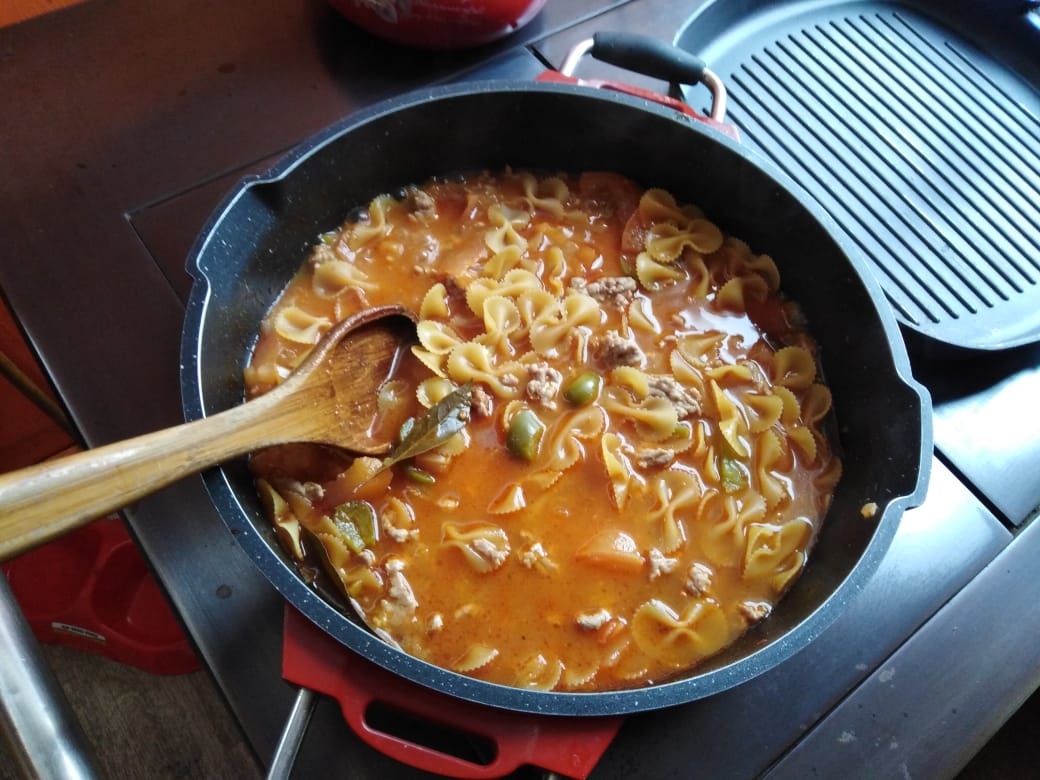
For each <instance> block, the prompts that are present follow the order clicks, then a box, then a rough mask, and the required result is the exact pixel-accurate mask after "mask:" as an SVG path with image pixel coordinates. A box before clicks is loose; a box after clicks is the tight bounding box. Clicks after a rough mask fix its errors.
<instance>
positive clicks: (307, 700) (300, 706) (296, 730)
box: [267, 688, 318, 780]
mask: <svg viewBox="0 0 1040 780" xmlns="http://www.w3.org/2000/svg"><path fill="white" fill-rule="evenodd" d="M317 698H318V697H317V694H316V693H315V692H314V691H312V690H311V689H310V688H300V692H299V693H298V694H296V701H295V702H294V703H293V708H292V711H291V712H290V713H289V718H288V719H287V720H286V721H285V728H284V729H283V730H282V736H281V738H280V739H279V740H278V746H277V747H276V748H275V749H274V757H273V758H272V759H271V767H270V769H268V770H267V780H288V778H289V776H290V775H291V774H292V768H293V764H294V763H295V761H296V753H297V752H298V751H299V749H300V743H301V742H303V737H304V734H306V733H307V724H309V723H310V722H311V714H312V713H313V712H314V705H315V704H316V703H317Z"/></svg>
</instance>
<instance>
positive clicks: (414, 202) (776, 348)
mask: <svg viewBox="0 0 1040 780" xmlns="http://www.w3.org/2000/svg"><path fill="white" fill-rule="evenodd" d="M385 303H402V304H404V305H405V306H407V307H409V308H410V309H412V310H413V311H414V312H415V313H416V314H417V315H418V316H419V324H418V343H417V344H416V346H415V347H414V348H413V349H412V355H411V358H412V359H411V360H410V361H409V362H408V363H407V364H406V365H404V366H403V367H402V368H401V371H400V373H399V375H397V376H395V377H394V378H393V379H392V380H391V381H390V382H388V383H387V385H386V386H385V387H384V388H383V390H382V392H381V395H380V409H381V417H380V420H379V422H378V425H379V426H381V428H382V430H383V431H384V432H385V433H386V435H387V436H388V437H391V438H393V437H398V436H401V437H403V439H404V440H405V441H407V439H408V435H409V431H412V432H414V431H415V430H416V428H417V427H418V428H420V429H422V427H423V426H424V421H427V422H428V419H429V415H430V414H431V413H430V412H428V410H429V409H430V408H431V407H432V408H434V409H435V410H436V411H435V413H436V414H443V413H445V412H450V413H453V414H457V417H458V419H459V421H460V426H461V428H460V429H459V430H457V431H456V432H454V433H452V434H451V435H450V436H445V437H444V440H443V441H438V443H437V446H435V447H434V448H433V449H429V450H427V451H425V452H422V453H421V454H417V455H415V456H414V457H404V458H402V459H401V460H400V461H398V462H395V463H394V464H393V465H390V466H389V467H385V468H384V467H381V464H380V461H379V460H376V459H371V458H357V459H351V458H350V457H348V456H346V455H344V454H341V453H334V452H331V451H330V450H328V449H323V448H320V447H315V446H309V445H293V446H288V447H280V448H273V449H270V450H267V451H265V452H262V453H259V454H257V455H255V456H254V457H253V460H252V468H253V470H254V473H255V475H256V477H257V484H258V487H259V491H260V494H261V497H262V498H263V500H264V502H265V505H266V507H267V509H268V511H269V513H270V515H271V519H272V522H273V523H274V524H275V526H276V529H277V531H278V533H279V537H280V539H281V540H282V542H283V543H284V545H285V546H286V548H287V549H288V550H289V551H290V552H291V553H292V554H293V555H294V556H295V557H296V558H297V559H298V560H299V561H301V563H302V562H304V561H306V560H314V559H316V560H320V561H321V562H322V564H323V565H324V566H325V568H326V569H327V570H328V571H329V572H331V574H332V575H333V577H334V578H335V580H336V581H337V582H338V583H339V584H340V585H341V586H342V590H343V592H344V593H345V594H346V595H347V597H348V598H349V599H350V600H351V602H352V603H353V604H354V606H355V607H356V609H357V610H358V612H359V613H360V614H361V615H362V616H363V618H364V620H365V621H366V623H367V624H368V625H369V626H370V627H371V628H372V629H373V630H374V631H375V632H376V633H377V634H378V635H379V636H381V637H383V638H384V639H385V640H386V641H388V642H392V643H395V644H396V645H399V646H400V647H401V648H402V649H403V650H404V651H406V652H408V653H411V654H413V655H415V656H418V657H421V658H423V659H426V660H428V661H430V662H431V663H433V664H436V665H439V666H442V667H446V668H448V669H452V670H455V671H457V672H460V673H463V674H467V675H472V676H474V677H478V678H481V679H484V680H488V681H493V682H496V683H501V684H505V685H511V686H519V687H528V688H538V689H544V690H573V691H592V690H610V689H618V688H627V687H635V686H641V685H648V684H652V683H655V682H660V681H662V680H666V679H668V678H670V677H673V676H675V675H677V674H679V673H681V672H682V671H684V670H688V669H690V668H692V667H693V666H695V665H696V664H697V663H698V662H700V661H701V660H702V659H704V658H707V657H709V656H711V655H713V654H715V653H717V652H718V651H719V650H721V649H722V648H724V647H726V646H727V645H728V644H730V643H732V642H733V641H734V640H735V639H736V638H738V637H739V636H740V635H742V634H743V633H744V632H745V631H746V630H747V629H748V627H749V626H750V625H752V624H753V623H755V622H756V621H758V620H760V619H762V618H764V617H765V616H767V615H768V614H769V612H770V610H771V609H772V608H773V606H774V605H775V603H776V602H777V600H778V599H779V598H780V596H781V595H782V594H783V593H784V591H785V590H786V589H787V588H788V586H789V585H790V584H791V582H792V581H793V580H794V578H795V577H797V576H798V574H799V572H800V571H801V570H802V568H803V567H804V566H805V562H806V556H807V554H808V551H809V549H810V547H811V546H812V542H813V539H814V537H815V534H816V532H817V530H818V527H819V524H820V522H821V518H822V517H823V514H824V513H825V510H826V507H827V505H828V503H829V501H830V497H831V494H832V492H833V489H834V486H835V484H836V482H837V479H838V476H839V474H840V462H839V460H838V458H837V457H836V456H835V454H834V453H833V452H832V449H831V446H830V444H829V442H828V439H827V437H826V435H825V434H824V424H823V423H824V420H825V418H826V417H827V415H828V413H829V411H830V406H831V397H830V392H829V391H828V389H827V388H826V386H825V385H824V384H822V383H821V379H820V377H819V375H818V373H817V361H816V354H815V348H814V343H813V341H812V339H811V337H810V336H809V334H808V333H807V332H806V330H805V327H804V324H803V323H802V321H801V320H802V318H801V317H800V315H799V313H798V309H797V307H796V305H795V304H793V303H791V302H789V301H787V300H785V298H784V297H782V295H781V293H780V278H779V273H778V271H777V267H776V265H775V264H774V263H773V261H772V260H771V259H770V257H769V256H767V255H763V254H756V253H755V252H754V251H753V250H752V249H751V248H750V247H748V246H747V245H746V244H744V243H742V242H741V241H740V240H738V239H736V238H733V237H729V236H726V235H724V234H723V233H722V232H721V231H720V229H719V228H718V227H717V226H716V225H715V224H713V223H712V222H711V221H709V220H708V219H707V218H705V216H704V215H702V214H701V213H700V211H699V210H698V209H697V208H696V207H694V206H691V205H682V204H678V203H676V201H675V199H674V198H673V197H672V196H671V195H670V194H669V193H668V192H665V191H663V190H660V189H647V190H644V189H642V188H640V187H638V186H637V185H636V184H635V183H633V182H632V181H630V180H628V179H626V178H624V177H621V176H618V175H615V174H610V173H597V172H590V173H584V174H580V175H570V174H567V175H562V174H561V175H556V176H544V175H535V174H532V173H528V172H513V171H505V172H502V173H494V174H493V173H482V174H472V175H466V176H462V177H459V178H456V179H451V180H435V181H430V182H427V183H425V184H423V185H422V186H412V187H409V188H408V189H407V190H405V191H403V192H402V193H399V196H397V197H391V196H381V197H378V198H376V199H375V200H374V201H372V203H371V204H370V205H369V206H368V208H367V209H366V210H365V211H364V213H363V214H361V217H360V218H359V219H357V220H354V221H349V222H347V223H346V224H344V225H343V226H342V227H341V228H340V229H338V230H335V231H333V232H330V233H328V234H326V235H324V236H322V237H321V241H320V242H319V243H318V244H317V245H316V246H315V247H314V249H313V251H312V253H311V255H310V257H309V259H308V261H307V262H306V264H305V265H304V267H303V268H302V269H301V270H300V272H299V273H298V274H297V275H296V277H295V278H294V279H293V281H292V282H291V283H290V285H289V287H288V288H287V289H286V291H285V292H284V294H283V295H282V297H281V298H280V299H279V301H278V302H277V304H276V305H275V306H274V308H273V309H272V311H271V312H270V314H269V315H268V317H267V318H266V320H265V321H264V323H263V325H262V328H261V332H260V337H259V340H258V343H257V345H256V348H255V351H254V354H253V356H252V360H251V363H250V365H249V367H248V368H247V369H246V372H245V378H246V385H247V390H248V393H249V394H250V395H256V394H259V393H262V392H265V391H266V390H268V389H270V388H271V387H273V386H275V385H276V384H277V383H278V382H279V381H281V379H282V378H284V377H285V376H286V375H287V374H288V373H289V372H290V371H291V370H292V369H293V368H294V367H295V366H296V365H297V364H298V363H299V362H300V361H301V360H302V358H303V357H304V355H305V354H306V353H307V352H308V350H309V349H310V348H311V347H312V346H313V345H314V344H315V343H316V342H317V341H318V340H319V339H320V337H321V335H322V334H323V333H324V332H325V331H326V330H327V329H328V328H329V327H331V325H332V324H333V323H334V322H336V321H339V320H342V319H344V318H345V317H347V316H348V315H350V314H351V313H353V312H355V311H357V310H359V309H362V308H365V307H368V306H374V305H379V304H385ZM453 405H454V406H465V408H464V409H462V408H453ZM424 415H426V417H424ZM463 423H464V425H463ZM399 430H401V433H400V434H398V431H399Z"/></svg>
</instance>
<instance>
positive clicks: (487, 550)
mask: <svg viewBox="0 0 1040 780" xmlns="http://www.w3.org/2000/svg"><path fill="white" fill-rule="evenodd" d="M471 546H472V547H473V551H474V552H476V553H477V555H479V556H480V557H481V558H483V559H484V560H485V561H487V562H488V563H489V564H490V565H491V569H492V570H494V569H497V568H499V567H500V566H501V565H502V564H503V563H505V562H506V558H508V557H509V550H500V549H499V548H498V547H496V546H495V543H494V542H492V541H491V540H489V539H483V538H477V539H474V540H473V544H472V545H471Z"/></svg>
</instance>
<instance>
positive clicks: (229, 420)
mask: <svg viewBox="0 0 1040 780" xmlns="http://www.w3.org/2000/svg"><path fill="white" fill-rule="evenodd" d="M414 338H415V322H414V320H413V319H412V318H411V317H410V316H409V314H408V313H407V311H406V310H405V309H403V308H401V307H399V306H386V307H380V308H375V309H368V310H366V311H363V312H360V313H358V314H357V315H355V316H353V317H351V318H349V319H347V320H344V321H343V322H341V323H339V324H338V325H336V326H335V327H334V328H332V329H331V330H330V331H329V332H328V333H327V334H326V335H325V337H324V338H323V339H322V340H321V341H320V342H319V343H318V344H317V345H316V346H315V348H314V349H313V350H312V351H311V353H310V354H309V355H308V356H307V358H306V360H304V362H303V363H302V364H301V365H300V366H299V367H298V368H297V369H296V370H295V371H294V372H293V373H292V374H291V375H290V376H289V377H288V378H287V379H286V380H285V381H284V382H283V383H282V384H281V385H279V386H278V387H277V388H275V389H274V390H272V391H270V392H269V393H266V394H264V395H262V396H260V397H259V398H256V399H254V400H251V401H248V402H246V403H243V404H242V405H240V406H236V407H234V408H232V409H228V410H227V411H224V412H221V413H219V414H215V415H213V416H211V417H204V418H202V419H200V420H195V421H194V422H190V423H184V424H183V425H178V426H175V427H173V428H167V429H165V430H162V431H157V432H155V433H149V434H145V435H143V436H138V437H136V438H133V439H127V440H126V441H122V442H116V443H114V444H108V445H105V446H103V447H98V448H97V449H92V450H87V451H85V452H80V453H77V454H75V455H71V456H69V457H66V458H61V459H59V460H55V461H48V462H45V463H41V464H39V465H36V466H30V467H29V468H24V469H21V470H19V471H13V472H10V473H8V474H4V475H3V476H0V561H2V560H6V559H7V558H9V557H12V556H14V555H17V554H18V553H21V552H24V551H26V550H28V549H31V548H32V547H35V546H37V545H39V544H42V543H44V542H46V541H49V540H50V539H53V538H55V537H56V536H59V535H61V534H63V533H66V532H68V531H71V530H73V529H74V528H78V527H79V526H81V525H86V524H87V523H88V522H90V521H91V520H93V519H95V518H98V517H101V516H103V515H105V514H107V513H109V512H111V511H113V510H115V509H120V508H121V507H124V506H126V505H127V504H130V503H132V502H133V501H135V500H137V499H139V498H142V497H143V496H146V495H148V494H150V493H152V492H154V491H156V490H158V489H160V488H162V487H165V486H167V485H169V484H171V483H173V482H175V481H177V480H179V479H181V478H182V477H186V476H188V475H189V474H194V473H196V472H199V471H202V470H204V469H207V468H209V467H211V466H215V465H217V464H218V463H221V462H223V461H225V460H229V459H231V458H234V457H236V456H238V455H243V454H245V453H247V452H252V451H254V450H258V449H261V448H263V447H268V446H270V445H272V444H285V443H287V442H317V443H321V444H330V445H333V446H336V447H340V448H342V449H345V450H350V451H352V452H355V453H358V454H362V455H382V454H385V453H386V452H387V451H388V450H389V448H390V443H389V442H386V441H381V440H378V439H376V438H373V436H372V434H371V428H372V423H373V420H374V419H375V415H376V405H377V402H378V395H379V388H380V387H381V386H382V385H383V384H384V383H385V382H386V380H387V379H388V378H389V377H390V375H391V374H392V373H393V371H394V368H395V366H396V365H397V362H398V359H399V355H400V354H401V351H402V349H403V348H404V346H405V345H407V344H408V343H409V342H410V341H412V340H414Z"/></svg>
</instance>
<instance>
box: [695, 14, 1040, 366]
mask: <svg viewBox="0 0 1040 780" xmlns="http://www.w3.org/2000/svg"><path fill="white" fill-rule="evenodd" d="M677 44H678V45H679V46H680V47H681V48H684V49H687V50H689V51H693V52H696V53H698V54H700V55H701V56H702V57H703V58H704V59H705V60H706V61H707V63H708V64H709V66H710V67H711V68H712V70H714V71H715V72H716V73H718V74H719V75H720V76H721V77H722V78H723V80H724V81H725V82H726V83H727V86H728V88H729V95H730V110H729V113H728V117H727V119H728V121H730V122H732V123H733V124H735V125H737V126H738V127H739V128H740V131H741V134H742V137H743V139H744V142H745V143H746V144H747V145H748V146H750V147H752V148H754V149H756V150H758V151H759V152H761V153H762V154H763V155H764V156H765V157H767V158H768V159H770V160H771V161H772V162H773V163H775V164H776V165H777V166H778V167H779V168H781V169H782V170H784V171H785V172H786V173H787V174H788V175H789V176H790V177H792V178H793V179H795V180H796V181H798V182H799V183H800V184H801V185H802V186H803V187H805V188H806V189H807V190H808V191H809V192H810V193H811V194H812V196H813V197H815V198H816V199H817V200H818V201H819V202H820V203H821V204H822V205H823V207H824V208H825V209H827V210H828V211H829V212H830V213H831V215H832V216H833V217H834V218H835V220H836V221H837V222H838V223H839V224H840V225H841V228H842V230H843V231H844V234H845V236H846V237H847V238H848V240H849V241H850V242H851V243H852V244H854V245H855V246H856V247H857V249H858V250H859V251H860V252H861V253H862V254H863V255H864V256H865V257H866V258H867V260H868V262H869V263H870V265H871V267H872V269H873V271H874V273H875V274H876V275H877V277H878V279H879V280H880V281H881V284H882V286H883V287H884V289H885V292H886V293H887V295H888V298H889V300H890V301H891V303H892V305H893V307H894V308H895V310H896V313H897V316H898V317H899V319H900V321H901V322H902V323H903V324H904V325H906V326H907V327H909V328H912V329H913V330H914V331H916V332H917V333H919V334H922V335H923V336H925V337H926V338H927V339H931V340H935V341H938V342H943V343H946V344H951V345H955V346H957V347H964V348H971V349H999V348H1005V347H1012V346H1016V345H1020V344H1024V343H1028V342H1032V341H1035V340H1037V339H1040V210H1038V209H1037V203H1040V55H1038V53H1040V7H1038V5H1037V4H1036V3H1025V2H1020V1H1019V0H991V2H977V1H975V0H951V1H950V2H937V0H932V1H931V2H884V1H879V0H871V1H868V2H863V1H862V0H833V1H832V2H817V3H804V2H792V0H767V1H766V2H749V1H748V0H714V1H713V2H709V3H708V4H706V5H705V6H704V7H703V8H702V9H701V10H700V11H699V12H698V13H697V14H696V15H695V16H694V17H693V18H692V19H691V20H690V21H689V22H688V24H687V26H686V27H685V28H684V29H683V30H682V32H681V33H680V34H679V36H678V38H677ZM687 97H688V99H690V100H699V99H700V96H699V93H698V92H696V91H695V90H690V91H689V92H688V93H687Z"/></svg>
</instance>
